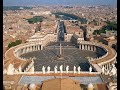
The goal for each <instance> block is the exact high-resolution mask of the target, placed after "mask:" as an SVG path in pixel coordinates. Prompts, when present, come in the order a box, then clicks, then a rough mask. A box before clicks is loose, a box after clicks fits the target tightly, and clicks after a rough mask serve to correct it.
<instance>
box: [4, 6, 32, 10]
mask: <svg viewBox="0 0 120 90" xmlns="http://www.w3.org/2000/svg"><path fill="white" fill-rule="evenodd" d="M23 9H32V7H26V6H3V10H4V11H7V10H23Z"/></svg>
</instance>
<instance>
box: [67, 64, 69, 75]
mask: <svg viewBox="0 0 120 90" xmlns="http://www.w3.org/2000/svg"><path fill="white" fill-rule="evenodd" d="M68 70H69V66H68V65H67V66H66V73H68Z"/></svg>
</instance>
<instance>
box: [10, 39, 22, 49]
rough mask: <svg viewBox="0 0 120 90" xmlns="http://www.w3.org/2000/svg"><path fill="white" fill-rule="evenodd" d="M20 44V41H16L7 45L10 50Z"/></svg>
mask: <svg viewBox="0 0 120 90" xmlns="http://www.w3.org/2000/svg"><path fill="white" fill-rule="evenodd" d="M21 43H22V40H16V41H15V42H10V43H9V44H8V48H11V47H13V46H16V45H19V44H21Z"/></svg>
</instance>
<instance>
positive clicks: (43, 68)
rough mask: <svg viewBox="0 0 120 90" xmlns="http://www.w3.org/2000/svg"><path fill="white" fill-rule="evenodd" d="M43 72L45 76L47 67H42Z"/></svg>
mask: <svg viewBox="0 0 120 90" xmlns="http://www.w3.org/2000/svg"><path fill="white" fill-rule="evenodd" d="M42 72H43V74H45V67H44V66H43V67H42Z"/></svg>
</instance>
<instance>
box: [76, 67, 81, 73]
mask: <svg viewBox="0 0 120 90" xmlns="http://www.w3.org/2000/svg"><path fill="white" fill-rule="evenodd" d="M77 69H78V74H80V70H81V68H80V66H79V67H78V68H77Z"/></svg>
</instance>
